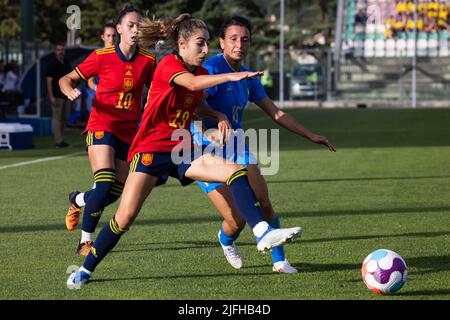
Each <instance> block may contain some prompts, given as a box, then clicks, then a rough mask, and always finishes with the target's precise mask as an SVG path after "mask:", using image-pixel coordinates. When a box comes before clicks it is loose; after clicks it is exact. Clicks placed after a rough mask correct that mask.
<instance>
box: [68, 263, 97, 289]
mask: <svg viewBox="0 0 450 320" xmlns="http://www.w3.org/2000/svg"><path fill="white" fill-rule="evenodd" d="M90 277H91V275H90V274H88V273H87V272H84V271H83V270H81V268H80V269H78V270H77V271H74V272H72V273H71V274H70V276H69V278H68V279H67V288H69V289H80V288H81V286H82V285H84V284H86V282H88V281H89V278H90Z"/></svg>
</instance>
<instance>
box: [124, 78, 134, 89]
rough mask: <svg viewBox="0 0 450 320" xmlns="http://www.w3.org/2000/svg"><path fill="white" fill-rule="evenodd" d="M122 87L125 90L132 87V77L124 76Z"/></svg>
mask: <svg viewBox="0 0 450 320" xmlns="http://www.w3.org/2000/svg"><path fill="white" fill-rule="evenodd" d="M123 88H124V89H125V90H131V89H132V88H133V78H124V79H123Z"/></svg>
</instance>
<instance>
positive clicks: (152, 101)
mask: <svg viewBox="0 0 450 320" xmlns="http://www.w3.org/2000/svg"><path fill="white" fill-rule="evenodd" d="M186 72H190V71H189V70H188V69H187V68H186V66H185V65H184V63H183V61H182V60H181V58H180V57H178V56H177V55H175V54H169V55H167V56H165V57H164V58H163V59H162V60H161V61H160V62H159V63H158V66H157V67H156V70H155V75H154V77H153V81H152V86H151V88H150V91H149V94H148V99H147V104H146V105H145V110H144V115H143V116H142V122H141V126H140V128H139V131H138V133H137V135H136V137H135V138H134V140H133V143H132V145H131V148H130V151H129V153H128V161H131V158H132V157H133V155H134V154H135V153H136V152H171V151H172V148H173V147H174V146H176V145H177V144H178V143H179V142H180V141H171V136H172V133H173V132H174V131H175V130H177V129H186V130H188V131H189V128H190V125H191V121H192V117H193V114H194V111H195V109H196V107H197V106H198V104H199V102H200V100H201V98H202V94H203V90H200V91H190V90H188V89H186V88H185V87H182V86H179V85H177V84H175V83H174V82H173V79H174V78H175V77H176V76H178V75H180V74H182V73H186ZM193 74H194V75H196V76H199V75H207V74H208V71H207V70H206V69H205V68H203V67H201V66H200V67H198V68H197V69H196V70H195V72H194V73H193Z"/></svg>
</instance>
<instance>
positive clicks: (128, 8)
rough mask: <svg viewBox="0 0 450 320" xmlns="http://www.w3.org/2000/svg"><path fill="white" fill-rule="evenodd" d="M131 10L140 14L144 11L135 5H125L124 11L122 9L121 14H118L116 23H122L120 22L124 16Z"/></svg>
mask: <svg viewBox="0 0 450 320" xmlns="http://www.w3.org/2000/svg"><path fill="white" fill-rule="evenodd" d="M130 12H136V13H138V14H139V15H141V16H142V12H141V11H139V10H138V9H136V8H135V7H133V5H131V4H128V5H126V6H125V7H123V9H122V11H120V12H119V14H118V15H117V18H116V25H118V24H120V23H121V22H122V19H123V17H125V16H126V14H127V13H130ZM103 30H104V29H103Z"/></svg>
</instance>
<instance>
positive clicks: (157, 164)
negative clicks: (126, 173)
mask: <svg viewBox="0 0 450 320" xmlns="http://www.w3.org/2000/svg"><path fill="white" fill-rule="evenodd" d="M192 157H193V154H192V156H191V159H192ZM190 166H191V163H190V162H189V161H188V162H182V163H180V164H175V163H174V162H173V161H172V153H171V152H137V153H135V154H134V155H133V158H132V160H131V163H130V173H132V172H143V173H146V174H149V175H151V176H153V177H157V178H158V182H157V183H156V185H157V186H159V185H162V184H165V183H166V182H167V180H168V179H169V177H173V178H176V179H178V180H179V181H180V183H181V185H183V186H186V185H188V184H191V183H192V182H194V180H192V179H189V178H187V177H186V176H185V175H186V171H187V170H188V169H189V168H190Z"/></svg>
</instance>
